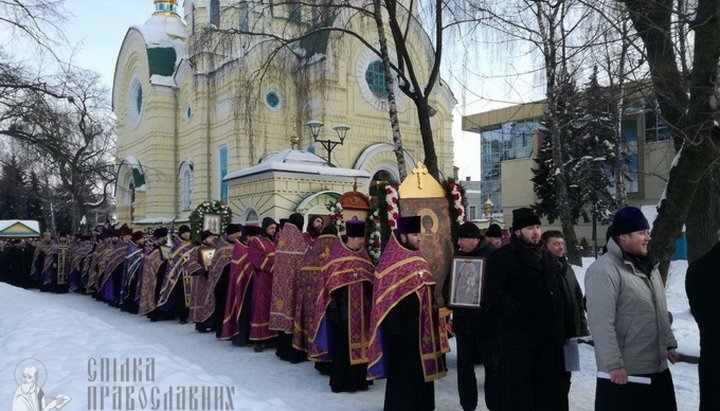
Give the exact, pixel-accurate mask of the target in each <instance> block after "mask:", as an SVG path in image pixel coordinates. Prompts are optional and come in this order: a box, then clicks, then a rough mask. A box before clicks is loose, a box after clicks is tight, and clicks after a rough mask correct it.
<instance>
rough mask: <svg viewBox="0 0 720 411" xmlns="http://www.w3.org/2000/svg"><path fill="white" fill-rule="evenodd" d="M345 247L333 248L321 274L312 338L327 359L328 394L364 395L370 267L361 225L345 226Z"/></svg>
mask: <svg viewBox="0 0 720 411" xmlns="http://www.w3.org/2000/svg"><path fill="white" fill-rule="evenodd" d="M345 234H346V236H347V240H346V242H345V243H344V244H343V243H342V242H341V241H338V242H336V243H335V245H334V247H333V248H332V250H331V251H330V257H329V258H328V260H327V263H326V264H325V266H324V267H323V269H322V273H321V275H320V278H321V280H322V284H323V286H322V291H321V292H320V295H319V296H318V299H317V304H316V312H315V316H314V320H315V321H314V322H313V327H312V333H311V338H312V340H313V343H314V344H315V345H316V346H317V347H318V349H319V351H320V352H321V353H328V354H330V356H331V358H332V363H331V368H330V389H331V390H332V392H355V391H365V390H367V388H368V382H367V378H366V377H367V362H368V357H367V349H368V337H369V331H370V310H371V306H372V283H373V279H374V276H373V273H374V271H375V267H374V266H373V264H372V260H370V256H369V255H368V253H367V251H366V250H365V248H364V247H363V245H364V243H365V222H364V221H348V222H346V223H345Z"/></svg>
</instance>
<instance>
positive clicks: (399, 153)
mask: <svg viewBox="0 0 720 411" xmlns="http://www.w3.org/2000/svg"><path fill="white" fill-rule="evenodd" d="M373 16H374V17H375V25H376V26H377V29H378V42H379V43H380V54H382V61H383V69H384V71H385V87H386V88H387V93H388V95H387V99H388V115H389V116H390V126H391V127H392V135H393V146H394V149H393V151H394V152H395V158H396V159H397V163H398V173H399V175H400V181H398V183H402V181H403V180H405V177H407V167H406V166H405V153H404V151H403V144H402V134H400V121H399V120H398V113H397V104H396V102H395V89H394V88H395V87H394V85H395V80H394V78H393V73H392V71H391V69H390V54H389V53H388V47H387V37H386V36H385V24H384V23H383V17H382V6H381V5H380V0H373Z"/></svg>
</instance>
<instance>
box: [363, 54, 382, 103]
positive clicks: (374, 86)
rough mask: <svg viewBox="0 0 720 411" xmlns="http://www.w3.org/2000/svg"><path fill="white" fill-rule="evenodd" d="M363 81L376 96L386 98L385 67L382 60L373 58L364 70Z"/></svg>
mask: <svg viewBox="0 0 720 411" xmlns="http://www.w3.org/2000/svg"><path fill="white" fill-rule="evenodd" d="M365 82H366V83H367V85H368V87H369V88H370V91H372V93H373V94H374V95H375V97H377V98H387V95H388V92H387V87H386V84H387V83H386V80H385V68H384V66H383V63H382V61H380V60H375V61H373V62H372V63H370V64H369V65H368V67H367V70H365Z"/></svg>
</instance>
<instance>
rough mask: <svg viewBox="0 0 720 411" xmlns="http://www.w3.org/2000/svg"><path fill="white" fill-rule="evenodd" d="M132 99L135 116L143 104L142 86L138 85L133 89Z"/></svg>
mask: <svg viewBox="0 0 720 411" xmlns="http://www.w3.org/2000/svg"><path fill="white" fill-rule="evenodd" d="M134 99H135V112H136V113H137V114H140V112H141V111H142V103H143V90H142V86H141V85H140V84H138V85H137V87H136V88H135V96H134Z"/></svg>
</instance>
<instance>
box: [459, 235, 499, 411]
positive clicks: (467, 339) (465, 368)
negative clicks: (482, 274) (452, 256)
mask: <svg viewBox="0 0 720 411" xmlns="http://www.w3.org/2000/svg"><path fill="white" fill-rule="evenodd" d="M457 238H458V252H457V255H458V256H459V257H480V258H487V257H489V256H490V254H491V253H492V252H493V251H495V248H494V247H493V246H491V245H489V244H488V243H487V242H486V241H485V239H484V238H483V236H482V235H481V234H480V229H479V228H478V227H477V226H476V225H475V224H474V223H471V222H470V221H468V222H465V223H463V224H462V225H461V226H460V227H459V228H458V231H457ZM483 297H484V293H481V307H480V308H463V307H453V331H454V332H455V336H456V337H457V378H458V394H460V405H461V406H462V408H463V411H469V410H474V409H475V408H476V407H477V402H478V392H477V380H476V379H475V363H477V362H482V364H483V366H484V367H485V384H484V386H485V405H486V406H487V408H488V409H489V410H490V411H495V410H498V409H500V408H499V405H498V400H499V395H500V392H499V385H498V384H499V382H500V381H499V380H500V377H499V372H500V371H499V369H498V348H497V338H496V328H497V319H496V318H495V317H494V316H493V315H492V314H491V313H490V312H489V307H488V304H487V301H486V299H485V298H483Z"/></svg>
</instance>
